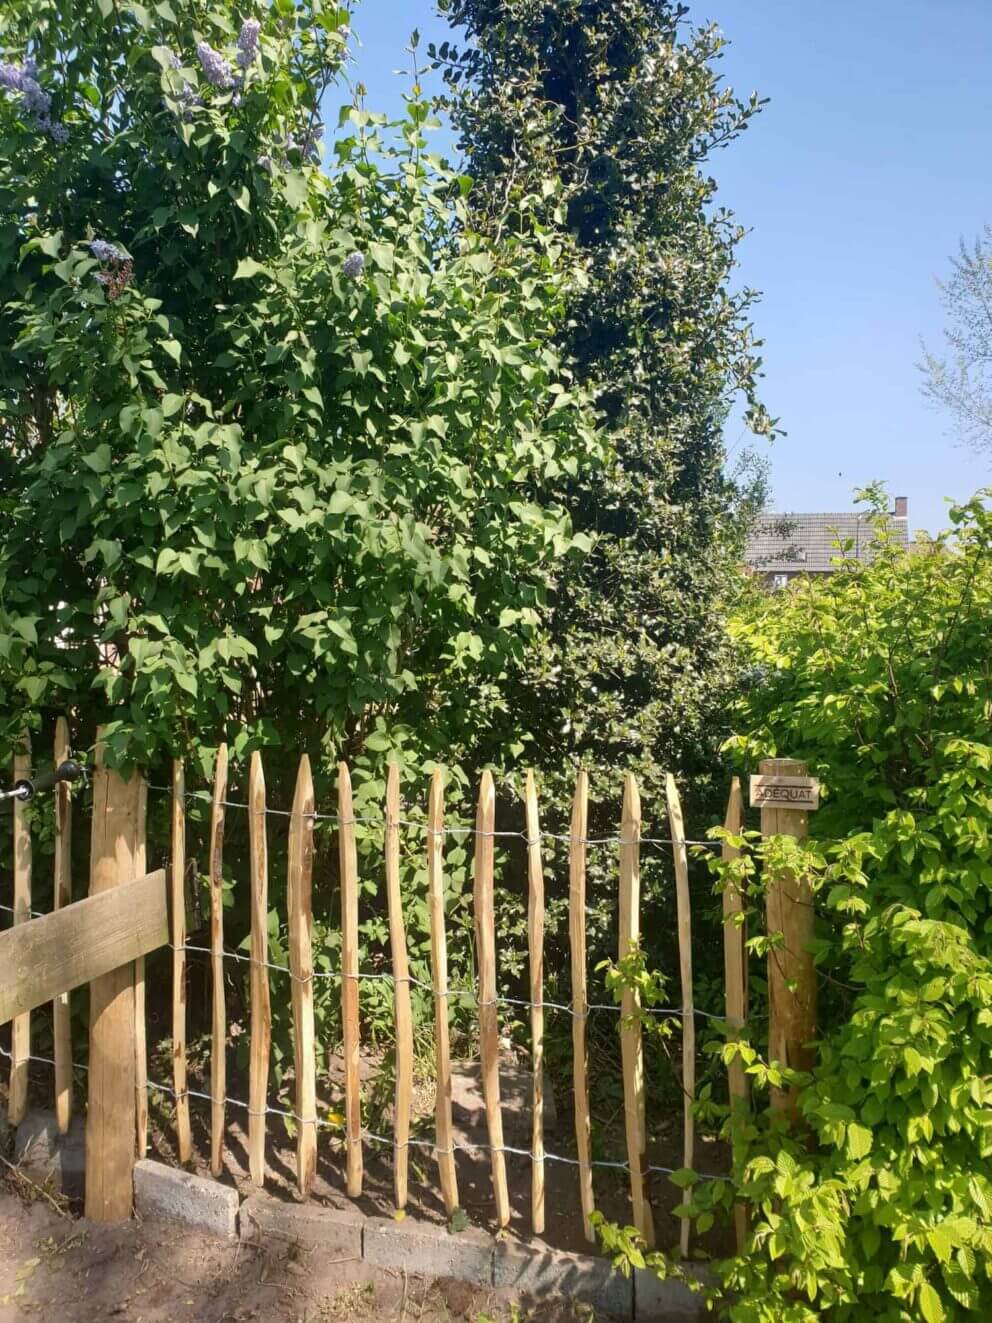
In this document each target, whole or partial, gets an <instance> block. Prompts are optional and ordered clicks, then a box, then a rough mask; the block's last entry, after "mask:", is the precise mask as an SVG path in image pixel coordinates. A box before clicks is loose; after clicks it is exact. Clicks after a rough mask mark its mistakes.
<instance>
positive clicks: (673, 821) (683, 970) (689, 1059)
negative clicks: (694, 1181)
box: [665, 772, 696, 1259]
mask: <svg viewBox="0 0 992 1323" xmlns="http://www.w3.org/2000/svg"><path fill="white" fill-rule="evenodd" d="M665 798H666V799H667V801H668V823H669V827H670V829H671V833H672V855H673V857H674V862H675V907H676V913H677V916H678V926H679V973H680V979H681V985H682V1117H683V1121H682V1134H683V1143H682V1165H683V1166H684V1167H688V1168H689V1169H690V1170H692V1168H694V1167H695V1165H696V1118H695V1116H694V1115H693V1107H694V1106H695V1103H696V1008H695V1002H694V999H693V993H692V907H691V905H690V902H689V854H688V851H687V850H686V844H685V820H684V818H683V816H682V801H681V799H680V798H679V792H678V787H677V786H676V784H675V777H674V776H672V774H671V772H669V773H668V775H667V776H666V777H665ZM682 1197H683V1199H684V1201H685V1202H686V1203H688V1202H689V1201H690V1200H691V1198H692V1186H688V1187H687V1188H686V1190H685V1192H684V1194H683V1196H682ZM681 1222H682V1225H681V1227H680V1229H679V1249H680V1252H681V1255H682V1257H683V1259H687V1258H688V1257H689V1236H690V1233H691V1230H692V1222H691V1220H690V1219H689V1218H688V1217H683V1218H682V1219H681Z"/></svg>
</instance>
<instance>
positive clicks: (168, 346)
mask: <svg viewBox="0 0 992 1323" xmlns="http://www.w3.org/2000/svg"><path fill="white" fill-rule="evenodd" d="M159 345H160V346H161V348H162V349H164V350H165V352H166V353H167V354H168V355H169V357H170V358H173V359H175V361H176V362H177V363H178V362H179V360H180V359H181V358H182V353H183V349H182V345H181V344H180V343H179V341H178V340H160V341H159Z"/></svg>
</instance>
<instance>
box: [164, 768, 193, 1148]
mask: <svg viewBox="0 0 992 1323" xmlns="http://www.w3.org/2000/svg"><path fill="white" fill-rule="evenodd" d="M185 876H186V776H185V772H184V770H183V760H182V759H181V758H176V759H174V761H173V763H172V864H171V867H170V869H169V883H170V888H171V904H172V1080H173V1088H174V1089H175V1091H176V1140H177V1143H178V1146H179V1161H180V1162H182V1163H186V1162H189V1160H190V1158H192V1156H193V1135H192V1132H191V1130H190V1124H189V1094H188V1093H187V1084H186V891H185V887H184V880H185Z"/></svg>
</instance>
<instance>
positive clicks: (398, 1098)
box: [386, 763, 413, 1211]
mask: <svg viewBox="0 0 992 1323" xmlns="http://www.w3.org/2000/svg"><path fill="white" fill-rule="evenodd" d="M399 818H400V769H399V767H398V766H397V765H396V763H390V764H389V771H388V773H387V777H386V899H387V902H388V905H389V946H390V951H391V953H392V958H393V998H394V1001H393V1006H394V1018H395V1030H396V1094H395V1100H394V1106H393V1185H394V1190H395V1196H396V1207H397V1208H398V1209H399V1210H400V1211H402V1210H403V1209H405V1208H406V1196H407V1175H408V1171H409V1165H410V1147H409V1143H410V1110H411V1106H412V1102H413V1012H412V1009H411V1006H410V967H409V964H408V961H407V951H406V929H405V927H404V924H403V897H402V895H401V894H400V828H399Z"/></svg>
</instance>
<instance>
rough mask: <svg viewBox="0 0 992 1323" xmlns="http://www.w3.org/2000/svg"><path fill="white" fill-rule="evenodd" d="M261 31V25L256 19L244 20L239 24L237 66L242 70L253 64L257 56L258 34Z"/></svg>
mask: <svg viewBox="0 0 992 1323" xmlns="http://www.w3.org/2000/svg"><path fill="white" fill-rule="evenodd" d="M261 30H262V25H261V23H259V21H258V19H256V18H246V19H245V21H244V22H243V23H242V24H241V31H240V33H239V34H238V56H237V58H238V64H239V65H240V66H241V68H242V69H247V68H248V66H249V65H250V64H253V63H254V61H255V57H256V55H257V54H258V34H259V32H261Z"/></svg>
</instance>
